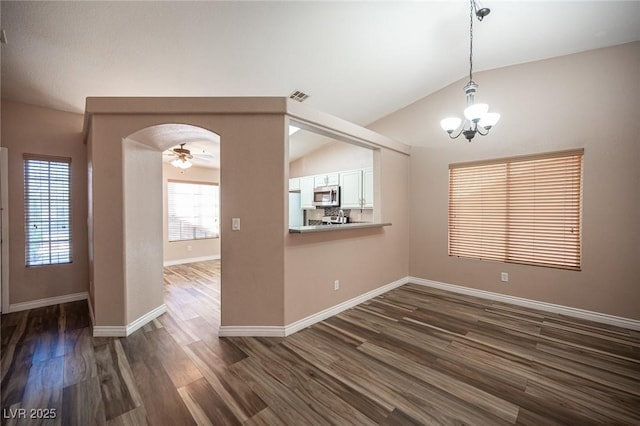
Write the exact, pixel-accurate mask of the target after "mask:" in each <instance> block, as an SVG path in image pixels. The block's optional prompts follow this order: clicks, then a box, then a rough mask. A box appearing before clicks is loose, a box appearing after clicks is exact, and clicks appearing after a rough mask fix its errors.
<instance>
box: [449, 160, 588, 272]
mask: <svg viewBox="0 0 640 426" xmlns="http://www.w3.org/2000/svg"><path fill="white" fill-rule="evenodd" d="M582 158H583V150H573V151H564V152H559V153H549V154H543V155H536V156H528V157H516V158H511V159H501V160H494V161H487V162H475V163H463V164H451V165H450V166H449V255H451V256H460V257H468V258H476V259H487V260H497V261H503V262H510V263H521V264H528V265H536V266H548V267H557V268H564V269H573V270H580V266H581V263H580V262H581V219H582Z"/></svg>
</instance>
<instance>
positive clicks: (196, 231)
mask: <svg viewBox="0 0 640 426" xmlns="http://www.w3.org/2000/svg"><path fill="white" fill-rule="evenodd" d="M218 198H219V196H218V185H215V184H210V183H192V182H181V181H169V182H168V184H167V203H168V239H169V241H184V240H199V239H204V238H217V237H218V236H219V234H220V229H219V201H218Z"/></svg>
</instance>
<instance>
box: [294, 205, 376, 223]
mask: <svg viewBox="0 0 640 426" xmlns="http://www.w3.org/2000/svg"><path fill="white" fill-rule="evenodd" d="M343 211H344V215H345V216H346V217H348V218H349V222H373V210H370V209H366V210H359V209H343ZM339 213H340V207H327V208H326V209H316V210H306V219H307V224H308V225H320V224H322V217H323V216H338V215H339Z"/></svg>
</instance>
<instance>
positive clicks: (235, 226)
mask: <svg viewBox="0 0 640 426" xmlns="http://www.w3.org/2000/svg"><path fill="white" fill-rule="evenodd" d="M231 230H232V231H239V230H240V218H239V217H233V218H231Z"/></svg>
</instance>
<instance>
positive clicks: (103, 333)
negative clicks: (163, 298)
mask: <svg viewBox="0 0 640 426" xmlns="http://www.w3.org/2000/svg"><path fill="white" fill-rule="evenodd" d="M165 312H167V305H165V304H164V303H163V304H162V305H160V306H158V307H157V308H155V309H153V310H151V311H149V312H147V313H146V314H144V315H142V316H141V317H140V318H138V319H136V320H135V321H133V322H132V323H130V324H128V325H115V326H112V325H107V326H100V325H98V326H96V325H94V326H93V337H127V336H128V335H130V334H131V333H133V332H134V331H136V330H138V329H139V328H142V327H144V326H145V325H146V324H148V323H149V322H151V321H153V320H154V319H156V318H158V317H159V316H160V315H162V314H164V313H165Z"/></svg>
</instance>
